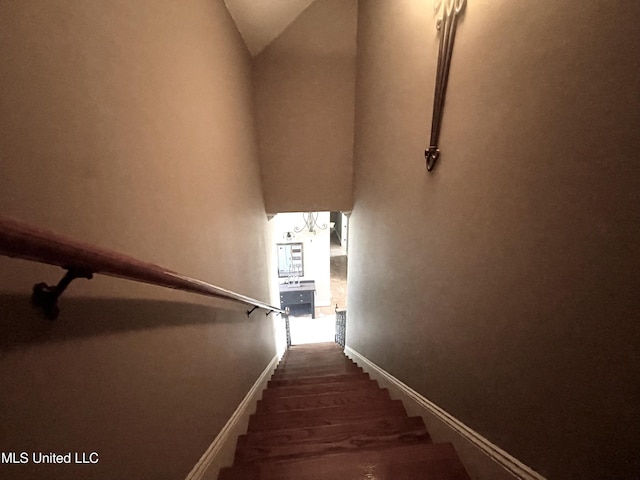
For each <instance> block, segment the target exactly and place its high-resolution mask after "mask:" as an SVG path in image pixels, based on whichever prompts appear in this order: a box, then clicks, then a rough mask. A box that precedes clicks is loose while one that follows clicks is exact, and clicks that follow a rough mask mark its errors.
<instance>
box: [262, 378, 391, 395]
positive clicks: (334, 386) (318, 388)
mask: <svg viewBox="0 0 640 480" xmlns="http://www.w3.org/2000/svg"><path fill="white" fill-rule="evenodd" d="M365 388H367V389H369V388H373V389H378V388H379V387H378V382H376V381H375V380H370V379H364V380H358V381H354V382H334V383H322V384H319V385H298V386H292V387H273V388H269V389H267V390H265V391H264V392H262V398H263V399H267V398H280V397H293V396H300V395H316V394H323V393H337V392H348V391H353V390H361V389H365Z"/></svg>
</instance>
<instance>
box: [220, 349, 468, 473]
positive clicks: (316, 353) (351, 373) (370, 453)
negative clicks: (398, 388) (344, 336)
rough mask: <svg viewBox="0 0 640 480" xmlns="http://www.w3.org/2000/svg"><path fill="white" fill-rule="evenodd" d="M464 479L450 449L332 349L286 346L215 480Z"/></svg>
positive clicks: (398, 403)
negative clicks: (229, 459)
mask: <svg viewBox="0 0 640 480" xmlns="http://www.w3.org/2000/svg"><path fill="white" fill-rule="evenodd" d="M240 479H242V480H293V479H295V480H320V479H323V480H326V479H345V480H348V479H363V480H364V479H371V480H374V479H377V480H382V479H394V480H405V479H406V480H419V479H426V480H469V476H468V475H467V472H466V471H465V469H464V466H463V465H462V463H461V462H460V460H459V458H458V456H457V454H456V452H455V450H454V448H453V446H452V445H451V444H449V443H433V442H432V441H431V438H430V436H429V433H428V432H427V430H426V428H425V426H424V423H423V421H422V418H420V417H409V416H408V415H407V413H406V411H405V409H404V407H403V405H402V403H401V402H400V401H399V400H392V399H391V398H390V396H389V391H388V390H386V389H382V388H380V387H379V386H378V384H377V382H376V381H374V380H371V379H370V378H369V375H368V374H366V373H364V372H363V371H362V369H361V368H360V367H358V366H357V365H356V364H355V363H354V362H352V361H351V360H350V359H349V358H347V357H346V356H345V355H344V353H343V351H342V349H341V348H340V346H339V345H337V344H335V343H324V344H312V345H299V346H292V347H290V348H289V349H288V350H287V352H286V353H285V355H284V357H283V358H282V360H281V361H280V363H279V365H278V368H277V369H276V371H275V372H274V374H273V376H272V377H271V380H270V381H269V382H268V384H267V388H266V389H265V390H264V392H263V395H262V399H261V400H259V401H258V405H257V408H256V413H255V414H254V415H252V416H251V418H250V420H249V426H248V429H247V434H246V435H242V436H241V437H239V439H238V443H237V447H236V453H235V459H234V464H233V466H232V467H229V468H225V469H223V470H222V471H221V472H220V476H219V480H240Z"/></svg>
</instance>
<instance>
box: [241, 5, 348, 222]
mask: <svg viewBox="0 0 640 480" xmlns="http://www.w3.org/2000/svg"><path fill="white" fill-rule="evenodd" d="M356 5H357V4H356V2H355V1H354V0H349V1H345V0H322V1H316V2H314V3H313V4H312V5H311V6H309V7H308V8H307V9H306V10H305V11H304V12H303V13H302V14H301V15H300V16H299V17H298V18H297V19H296V20H295V21H294V22H293V23H292V24H291V25H289V27H287V29H286V30H285V31H284V32H283V33H282V34H281V35H280V36H279V37H278V38H277V39H276V40H274V41H273V43H271V44H270V45H269V46H268V47H267V48H265V49H264V50H263V51H262V52H261V53H260V54H259V55H258V56H257V57H255V58H254V85H255V91H256V119H257V126H258V137H259V145H260V162H261V166H262V174H263V185H264V195H265V204H266V208H267V211H268V212H273V213H277V212H297V211H319V210H351V207H352V204H353V200H352V168H353V160H352V155H353V115H354V85H355V51H356V44H355V41H356V22H357V17H356V13H357V12H356V10H357V8H356Z"/></svg>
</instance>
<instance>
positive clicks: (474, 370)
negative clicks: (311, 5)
mask: <svg viewBox="0 0 640 480" xmlns="http://www.w3.org/2000/svg"><path fill="white" fill-rule="evenodd" d="M639 20H640V4H638V2H635V1H633V0H624V1H620V2H615V6H614V5H612V3H611V2H608V1H605V0H594V1H590V2H579V1H577V0H571V1H566V2H555V1H552V0H548V1H547V0H545V1H541V2H535V4H533V3H531V2H506V1H499V2H495V1H489V0H470V1H469V4H468V7H467V13H466V15H465V16H464V17H463V19H462V20H461V23H460V25H459V29H458V37H457V40H456V44H455V52H454V57H453V64H452V67H451V76H450V83H449V92H448V95H447V102H446V106H445V114H444V123H443V129H442V135H441V142H440V148H441V150H442V156H441V159H440V163H439V164H438V165H437V167H436V170H435V171H434V172H433V174H429V173H427V172H426V169H425V167H424V158H423V154H422V152H423V150H424V148H425V147H426V146H427V145H428V134H429V131H428V130H429V128H430V119H431V106H432V103H431V102H432V98H433V89H434V77H435V66H436V58H437V37H436V33H435V30H434V23H435V20H434V18H433V11H432V8H431V5H430V4H428V5H427V4H426V2H422V1H418V0H404V1H372V0H370V1H365V0H363V1H361V2H360V4H359V13H358V48H359V50H358V77H357V86H356V100H357V101H356V133H355V153H354V155H355V160H354V161H355V165H354V169H355V177H354V178H355V180H354V197H355V204H354V210H353V214H352V216H351V224H350V241H351V245H350V255H349V313H348V315H349V318H348V322H347V328H348V330H347V342H348V344H349V345H350V346H352V347H353V348H355V349H356V350H357V351H359V352H360V353H362V354H363V355H365V356H366V357H368V358H369V359H371V360H372V361H373V362H375V363H376V364H378V365H380V366H381V367H382V368H384V369H385V370H387V371H388V372H390V373H391V374H393V375H395V376H396V377H397V378H399V379H400V380H402V381H403V382H405V383H407V384H408V385H409V386H411V387H412V388H414V389H416V390H417V391H419V392H420V393H422V394H423V395H424V396H426V397H427V398H429V399H430V400H432V401H433V402H435V403H436V404H437V405H439V406H440V407H442V408H444V409H445V410H447V411H448V412H449V413H451V414H452V415H454V416H455V417H457V418H458V419H460V420H462V421H463V422H464V423H466V424H467V425H469V426H470V427H471V428H473V429H475V430H476V431H478V432H480V433H481V434H482V435H484V436H486V437H487V438H488V439H489V440H491V441H492V442H494V443H495V444H497V445H498V446H500V447H502V448H503V449H505V450H506V451H507V452H509V453H510V454H512V455H514V456H515V457H517V458H519V459H520V460H521V461H523V462H524V463H526V464H527V465H529V466H530V467H532V468H534V469H535V470H537V471H539V472H540V473H541V474H543V475H546V476H548V478H554V479H555V478H557V479H569V478H570V479H581V480H583V479H602V478H619V479H631V478H637V475H638V473H639V472H640V463H639V460H638V459H639V458H640V457H639V456H638V451H640V435H638V432H640V417H639V410H638V405H640V391H639V389H638V385H639V383H638V378H640V361H639V359H638V353H637V352H638V350H639V349H640V328H639V327H638V311H639V310H640V301H639V299H640V296H639V295H638V289H639V287H640V273H639V272H640V220H639V219H640V212H639V211H638V210H639V208H638V205H639V202H638V200H639V198H638V191H639V190H638V185H639V182H640V163H639V162H638V151H640V137H639V136H638V131H640V118H639V112H640V97H639V94H638V92H640V74H639V72H640V56H638V55H637V51H636V50H637V47H636V46H637V45H639V44H640V29H638V27H637V25H638V21H639Z"/></svg>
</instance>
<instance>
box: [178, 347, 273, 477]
mask: <svg viewBox="0 0 640 480" xmlns="http://www.w3.org/2000/svg"><path fill="white" fill-rule="evenodd" d="M280 357H281V355H277V354H276V355H275V356H274V357H273V359H271V361H270V362H269V364H268V365H267V367H266V368H265V369H264V371H263V372H262V374H261V375H260V376H259V377H258V379H257V380H256V382H255V383H254V384H253V386H252V387H251V389H250V390H249V392H247V394H246V395H245V396H244V398H243V399H242V402H240V404H239V405H238V408H236V409H235V411H234V412H233V414H232V415H231V417H230V418H229V420H228V421H227V423H226V424H225V425H224V427H222V429H221V430H220V432H219V433H218V435H217V436H216V438H214V440H213V442H211V445H209V448H207V450H206V451H205V452H204V454H203V455H202V457H200V460H198V463H196V464H195V466H194V467H193V469H191V472H189V475H187V477H186V478H185V480H204V479H205V478H211V476H210V474H211V472H208V469H209V467H210V466H211V465H212V464H213V463H214V462H215V460H216V457H218V455H220V452H221V451H222V449H223V448H224V447H226V446H227V445H229V442H233V448H234V449H235V442H236V439H237V436H238V435H237V434H236V431H237V427H238V426H239V424H241V422H242V421H248V418H249V416H250V415H251V413H252V412H251V410H250V407H252V406H254V405H255V404H256V402H257V401H258V399H259V396H260V394H261V393H262V391H263V390H264V388H265V386H266V383H267V381H268V380H269V378H271V374H272V373H273V371H274V370H275V369H276V367H277V366H278V362H279V361H280ZM205 475H206V476H205ZM216 476H217V472H216ZM214 478H215V477H214Z"/></svg>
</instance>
